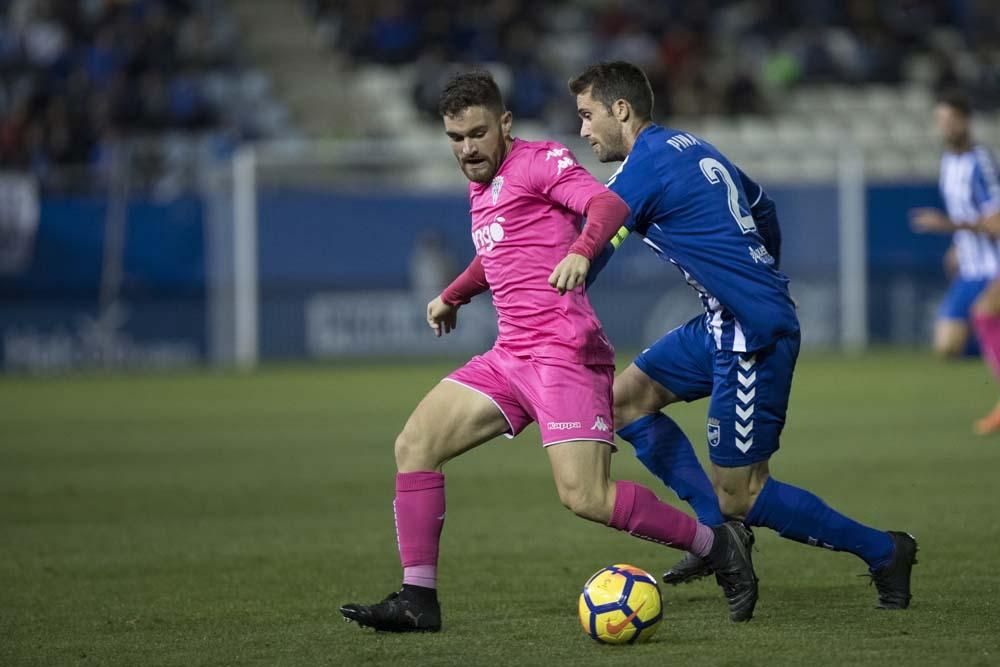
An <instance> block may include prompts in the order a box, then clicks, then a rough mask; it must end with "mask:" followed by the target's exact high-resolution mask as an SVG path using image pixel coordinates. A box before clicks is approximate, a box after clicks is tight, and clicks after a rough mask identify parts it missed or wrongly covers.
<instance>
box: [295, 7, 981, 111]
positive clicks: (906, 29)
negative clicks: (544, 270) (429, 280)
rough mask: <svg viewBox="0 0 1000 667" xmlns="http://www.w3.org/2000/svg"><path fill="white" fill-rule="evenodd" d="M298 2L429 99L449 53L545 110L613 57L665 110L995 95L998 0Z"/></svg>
mask: <svg viewBox="0 0 1000 667" xmlns="http://www.w3.org/2000/svg"><path fill="white" fill-rule="evenodd" d="M304 1H305V2H306V5H307V8H308V10H309V11H310V12H311V13H312V15H313V16H315V18H316V20H317V21H318V22H319V25H320V26H321V30H322V32H323V33H324V34H325V35H326V38H327V39H328V41H329V43H330V45H331V46H332V48H334V49H335V50H337V51H339V52H342V53H344V54H346V55H347V56H348V57H350V58H352V59H353V60H354V61H356V62H358V63H366V62H371V63H382V64H387V65H401V64H404V63H413V64H415V65H416V68H417V71H418V76H417V83H416V85H415V91H414V95H415V102H416V104H417V105H418V107H420V108H421V109H424V110H426V111H428V112H433V110H434V106H435V105H434V102H435V101H436V94H437V91H438V90H439V88H440V83H441V76H442V75H441V71H442V69H445V70H447V71H448V72H450V71H451V70H453V69H454V67H453V65H455V64H462V65H468V64H487V63H489V64H491V65H492V66H493V67H499V69H500V71H501V72H502V73H504V74H505V76H501V78H502V79H503V80H505V81H508V82H509V86H508V102H509V106H510V107H511V108H512V110H513V111H514V112H515V113H516V114H518V116H520V117H529V118H545V117H546V116H547V114H550V113H552V109H551V106H552V104H553V102H554V101H555V102H558V101H559V100H558V98H559V96H562V95H564V94H565V92H564V89H565V81H566V80H567V78H568V77H569V76H572V75H573V74H576V73H577V72H578V71H579V69H581V68H582V67H584V66H586V64H588V63H590V62H593V61H595V60H614V59H626V60H631V61H633V62H636V63H638V64H640V65H642V66H643V67H644V68H645V69H646V71H647V72H648V73H649V75H650V78H651V80H652V83H653V86H654V91H655V93H656V96H657V108H658V110H659V113H660V114H661V115H669V114H698V113H713V114H728V115H736V114H744V113H760V112H765V111H767V109H768V106H769V100H775V99H778V100H780V95H776V94H775V93H780V91H782V90H787V88H788V87H791V86H796V85H800V84H803V83H829V82H844V83H863V82H871V83H888V84H895V83H899V82H902V81H904V80H909V79H913V78H919V79H920V82H921V83H924V84H927V85H929V86H943V85H949V86H953V85H955V84H961V85H963V86H965V87H967V88H969V89H970V90H972V91H975V92H976V93H977V101H978V102H979V103H980V104H982V105H984V106H998V105H1000V39H998V38H1000V10H998V6H997V2H996V0H937V1H935V0H899V1H898V2H871V1H870V0H803V1H802V2H785V1H782V0H660V1H658V2H648V1H647V0H618V1H616V2H606V1H603V2H602V1H598V0H577V1H575V2H572V1H571V2H559V1H555V0H485V1H484V2H480V3H468V2H461V1H459V0H410V1H406V2H404V1H402V0H304ZM771 104H773V102H772V103H771Z"/></svg>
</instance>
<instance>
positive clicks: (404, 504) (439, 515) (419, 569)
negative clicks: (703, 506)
mask: <svg viewBox="0 0 1000 667" xmlns="http://www.w3.org/2000/svg"><path fill="white" fill-rule="evenodd" d="M393 510H394V511H395V514H396V540H397V542H398V543H399V559H400V561H401V562H402V564H403V583H404V584H412V585H414V586H423V587H425V588H436V586H437V560H438V543H439V542H440V540H441V527H442V526H443V525H444V475H443V474H441V473H439V472H430V471H421V472H401V473H397V474H396V500H395V501H394V502H393Z"/></svg>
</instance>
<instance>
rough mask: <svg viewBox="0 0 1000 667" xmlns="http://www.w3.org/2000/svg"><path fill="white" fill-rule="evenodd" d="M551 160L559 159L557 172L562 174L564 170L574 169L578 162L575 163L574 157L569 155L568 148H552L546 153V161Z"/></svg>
mask: <svg viewBox="0 0 1000 667" xmlns="http://www.w3.org/2000/svg"><path fill="white" fill-rule="evenodd" d="M551 158H559V160H558V161H557V162H556V172H557V173H559V174H561V173H562V172H563V169H566V168H567V167H572V166H573V165H574V164H576V162H574V161H573V157H572V156H571V155H569V149H568V148H550V149H549V150H548V151H546V153H545V161H546V162H548V161H549V160H550V159H551Z"/></svg>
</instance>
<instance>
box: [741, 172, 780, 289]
mask: <svg viewBox="0 0 1000 667" xmlns="http://www.w3.org/2000/svg"><path fill="white" fill-rule="evenodd" d="M736 171H737V173H738V174H739V176H740V181H741V182H742V184H743V192H745V193H746V196H747V203H748V204H750V215H751V216H753V221H754V224H756V225H757V231H758V232H759V233H760V235H761V238H763V239H764V247H765V248H767V252H768V254H769V255H771V257H773V258H774V268H776V269H777V268H780V267H781V225H780V224H779V223H778V208H777V206H775V205H774V201H773V200H772V199H771V198H770V197H768V196H767V193H766V192H764V188H763V187H761V186H760V184H759V183H756V182H755V181H754V180H753V179H752V178H750V177H749V176H747V175H746V173H744V172H743V170H742V169H740V168H739V167H736Z"/></svg>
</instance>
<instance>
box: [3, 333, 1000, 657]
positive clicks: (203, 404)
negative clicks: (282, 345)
mask: <svg viewBox="0 0 1000 667" xmlns="http://www.w3.org/2000/svg"><path fill="white" fill-rule="evenodd" d="M453 365H454V364H453V363H449V362H433V363H406V364H399V365H387V364H382V365H363V364H352V365H347V366H320V367H315V368H303V367H298V368H271V369H266V370H264V371H262V372H259V373H256V374H252V375H246V376H242V375H236V374H213V373H182V374H171V375H164V376H145V375H122V376H81V377H75V378H68V379H43V380H36V379H23V378H6V379H2V380H0V664H2V665H250V664H255V665H349V664H350V665H355V664H378V665H400V666H402V665H553V664H560V665H603V664H623V665H630V666H631V665H647V664H648V665H700V664H704V665H768V666H770V665H827V664H828V665H856V664H906V665H918V664H920V665H922V664H941V665H989V664H992V665H996V664H1000V491H998V487H997V483H996V481H997V479H998V474H1000V438H993V439H982V438H976V437H974V436H973V435H971V423H972V421H973V420H974V419H975V418H976V417H977V416H979V415H980V414H981V413H984V412H985V411H987V410H988V409H989V408H990V407H991V406H992V404H993V403H994V401H995V399H996V396H997V393H998V392H997V389H996V387H995V386H994V385H993V383H992V381H991V380H990V378H989V375H988V373H987V371H986V370H985V369H984V368H983V366H982V365H981V364H979V363H976V362H968V363H959V364H951V365H946V364H943V363H939V362H936V361H934V360H932V359H930V358H928V357H927V356H924V355H920V354H907V353H896V352H879V353H873V354H870V355H868V356H864V357H861V358H857V359H844V358H839V357H832V356H810V355H807V356H805V357H804V358H803V359H802V360H800V363H799V370H798V373H797V376H796V386H795V391H794V392H793V399H792V404H791V408H790V413H789V423H788V426H787V428H786V430H785V436H784V439H783V442H784V446H783V448H782V450H781V452H780V453H779V454H778V455H777V456H776V458H775V459H774V460H773V471H774V474H775V476H777V477H779V478H781V479H784V480H786V481H789V482H794V483H797V484H799V485H802V486H805V487H808V488H810V489H811V490H813V491H815V492H816V493H818V494H819V495H820V496H821V497H823V498H824V499H826V500H827V501H828V502H829V503H831V504H832V505H833V506H835V507H837V508H839V509H841V510H843V511H846V512H848V513H850V514H852V515H854V516H855V517H857V518H858V519H860V520H863V521H865V522H868V523H871V524H874V525H877V526H880V527H884V528H890V529H901V530H908V531H910V532H913V533H914V534H915V535H916V536H917V537H918V539H919V540H920V547H921V550H920V555H919V560H920V564H919V565H918V566H917V567H916V569H915V578H914V595H915V597H914V602H913V606H912V607H911V609H910V610H909V611H906V612H894V613H893V612H880V611H876V610H875V609H874V605H875V589H874V588H873V587H869V586H868V583H867V579H865V578H862V577H858V576H857V575H859V574H862V573H863V572H864V571H865V569H864V567H863V565H862V563H861V562H860V561H858V560H856V559H855V558H854V557H852V556H850V555H847V554H840V553H830V552H827V551H824V550H821V549H816V548H811V547H806V546H802V545H799V544H795V543H791V542H788V541H785V540H781V539H780V538H778V537H777V536H775V535H774V534H772V533H770V532H769V531H766V530H763V529H762V530H758V531H757V534H758V539H757V544H758V549H757V552H756V554H755V559H756V563H757V566H758V574H759V575H760V578H761V597H760V603H759V604H758V606H757V612H756V617H755V618H754V620H753V622H752V623H750V624H748V625H741V626H736V625H733V624H731V623H730V622H729V621H728V620H727V616H726V609H725V604H724V601H723V599H722V597H721V594H720V592H719V591H718V589H717V588H716V586H715V585H714V583H709V582H701V583H698V584H692V585H689V586H686V587H683V588H681V589H673V588H666V587H664V598H665V608H664V620H663V624H662V626H661V627H660V628H659V631H658V633H657V635H656V637H655V638H654V640H653V641H652V642H651V643H649V644H646V645H641V646H632V647H605V646H600V645H597V644H595V643H594V642H592V641H591V640H590V639H588V638H587V637H586V636H584V634H583V633H582V632H581V630H580V628H579V624H578V621H577V616H576V601H577V595H578V594H579V590H580V587H581V586H582V585H583V583H584V581H585V580H586V579H587V577H588V576H589V575H590V574H591V573H592V572H594V571H595V570H597V569H598V568H599V567H601V566H603V565H606V564H610V563H614V562H630V563H633V564H635V565H638V566H640V567H643V568H645V569H648V570H650V571H651V572H653V573H656V574H659V573H661V572H662V571H663V569H664V568H665V567H666V566H668V565H670V564H671V563H672V562H673V560H674V559H675V557H676V555H677V554H676V552H672V551H669V550H667V549H665V548H663V547H659V546H657V545H655V544H650V543H645V542H642V541H639V540H636V539H632V538H630V537H628V536H627V535H624V534H622V533H618V532H616V531H611V530H608V529H606V528H603V527H601V526H598V525H594V524H589V523H587V522H584V521H582V520H580V519H576V518H574V517H573V516H572V515H570V513H568V512H567V511H565V510H564V509H562V507H561V506H560V505H559V502H558V499H557V497H556V493H555V489H554V487H553V484H552V480H551V474H550V472H549V469H548V464H547V462H546V458H545V455H544V453H543V452H542V450H541V449H540V447H539V446H538V444H537V431H535V430H534V429H532V430H529V431H528V432H527V433H526V434H524V435H522V436H521V437H519V438H517V439H516V440H514V441H507V440H497V441H495V442H493V443H490V444H488V445H485V446H483V447H482V448H480V449H479V450H476V451H474V452H471V453H470V454H468V455H466V456H464V457H461V458H460V459H458V460H456V461H454V462H452V463H451V464H449V466H448V467H447V469H446V473H447V475H448V487H447V494H448V518H447V522H446V525H445V530H444V537H443V542H442V552H441V596H442V602H443V610H444V623H445V629H444V631H443V632H442V633H440V634H437V635H420V636H412V635H404V636H391V635H376V634H375V633H373V632H370V631H362V630H360V629H359V628H358V627H357V626H354V625H348V624H346V623H344V622H343V621H342V620H341V618H340V615H339V613H338V612H337V607H338V605H339V604H340V603H343V602H347V601H362V602H368V601H373V600H375V599H377V598H380V597H381V596H383V595H385V594H386V593H388V592H390V591H391V590H394V588H395V587H396V586H397V585H398V581H399V569H398V561H397V554H396V547H395V542H394V533H393V524H392V507H391V499H392V489H393V473H394V468H393V461H392V442H393V438H394V436H395V434H396V432H397V430H398V429H399V428H400V426H401V425H402V423H403V421H404V419H405V418H406V416H407V415H408V414H409V411H410V410H411V409H412V407H413V406H414V405H415V404H416V402H417V400H418V399H419V398H420V397H421V396H422V395H423V393H424V392H425V391H426V390H428V389H429V388H430V387H431V386H433V385H434V383H435V382H436V381H437V380H438V378H439V377H440V376H441V375H443V374H444V373H445V372H447V371H448V370H450V369H451V368H452V367H453ZM704 411H705V404H704V403H701V404H694V405H687V406H678V407H677V409H674V410H672V414H674V415H675V416H676V417H677V418H678V420H679V421H680V422H681V424H682V426H684V427H685V429H686V430H687V431H688V433H689V434H690V435H691V436H692V440H693V441H694V442H695V443H696V445H697V446H698V448H699V449H700V450H701V449H703V448H704V429H705V423H704ZM630 450H631V448H630V447H629V446H628V445H627V444H624V443H623V446H622V449H621V452H620V453H619V454H618V455H616V456H615V458H614V464H613V473H614V475H615V476H616V477H619V478H632V479H636V480H638V481H641V482H644V483H646V484H649V485H650V486H652V487H653V488H654V489H656V490H657V492H658V493H659V494H660V495H661V496H662V497H663V498H665V499H668V500H670V501H672V502H676V499H675V498H674V496H673V494H671V493H670V492H668V491H666V490H665V489H664V488H663V487H662V486H661V485H660V484H659V483H658V482H656V481H655V480H654V479H653V478H652V477H651V476H650V475H649V474H648V473H647V472H646V471H645V470H644V469H643V468H642V467H641V466H640V465H639V464H638V462H637V461H636V460H635V458H634V457H633V456H632V454H631V451H630ZM702 453H703V452H702Z"/></svg>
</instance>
